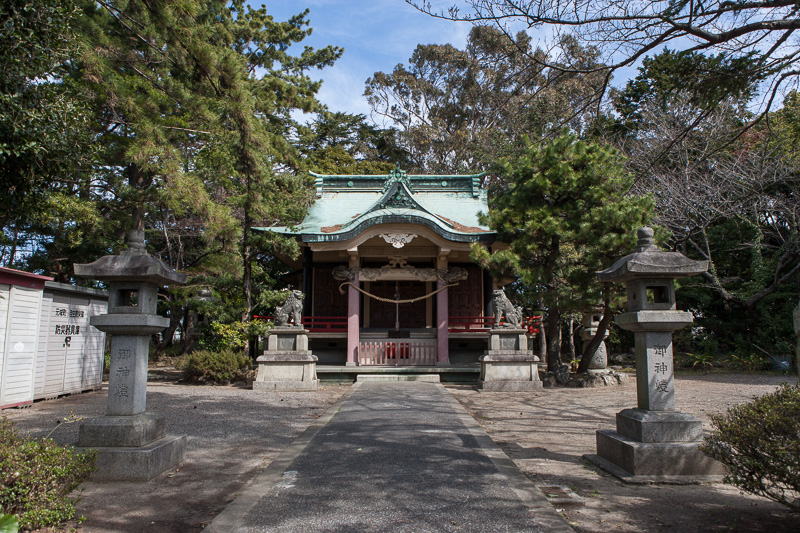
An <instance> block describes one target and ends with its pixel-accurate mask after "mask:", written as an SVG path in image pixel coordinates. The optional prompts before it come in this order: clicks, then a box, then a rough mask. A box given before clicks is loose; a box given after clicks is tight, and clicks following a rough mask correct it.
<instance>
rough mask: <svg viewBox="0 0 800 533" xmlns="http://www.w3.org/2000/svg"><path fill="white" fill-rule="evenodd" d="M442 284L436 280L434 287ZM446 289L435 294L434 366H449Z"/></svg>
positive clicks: (442, 283)
mask: <svg viewBox="0 0 800 533" xmlns="http://www.w3.org/2000/svg"><path fill="white" fill-rule="evenodd" d="M443 285H444V282H443V281H442V280H438V281H437V282H436V288H437V289H440V288H442V286H443ZM447 291H448V289H444V290H443V291H442V292H440V293H438V294H437V295H436V351H437V355H436V366H450V348H449V346H448V335H447Z"/></svg>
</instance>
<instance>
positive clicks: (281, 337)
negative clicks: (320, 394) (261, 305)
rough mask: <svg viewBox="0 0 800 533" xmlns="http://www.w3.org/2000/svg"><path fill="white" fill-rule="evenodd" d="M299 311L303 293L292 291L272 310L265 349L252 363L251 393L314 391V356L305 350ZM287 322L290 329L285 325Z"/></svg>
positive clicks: (304, 338)
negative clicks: (255, 369)
mask: <svg viewBox="0 0 800 533" xmlns="http://www.w3.org/2000/svg"><path fill="white" fill-rule="evenodd" d="M302 309H303V293H302V291H296V290H295V291H292V292H291V293H290V294H289V296H288V297H287V298H286V302H285V303H284V304H283V305H282V306H281V307H278V308H276V309H275V319H274V320H275V327H274V328H273V329H272V331H270V333H269V338H268V339H267V349H266V350H264V354H263V355H262V356H260V357H259V358H258V359H256V362H257V363H258V373H257V374H256V380H255V381H254V382H253V390H257V391H290V390H291V391H297V390H317V387H318V386H319V380H318V379H317V356H316V355H313V354H312V353H311V351H310V350H309V349H308V330H307V329H304V328H303V323H302V316H301V313H302ZM290 319H291V320H292V321H293V322H294V324H293V325H291V324H289V321H290Z"/></svg>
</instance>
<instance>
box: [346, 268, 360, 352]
mask: <svg viewBox="0 0 800 533" xmlns="http://www.w3.org/2000/svg"><path fill="white" fill-rule="evenodd" d="M351 283H352V284H353V285H357V286H359V287H360V286H361V282H360V281H359V280H358V274H356V276H355V278H354V279H353V281H352V282H351ZM358 295H359V293H358V291H357V290H356V289H355V288H354V287H351V286H349V285H348V286H347V362H346V363H345V366H357V365H358V333H359V326H358V316H359V297H358Z"/></svg>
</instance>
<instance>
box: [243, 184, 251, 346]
mask: <svg viewBox="0 0 800 533" xmlns="http://www.w3.org/2000/svg"><path fill="white" fill-rule="evenodd" d="M245 180H246V188H247V190H246V193H245V194H246V196H245V200H244V220H243V221H242V224H243V226H242V296H243V298H244V311H243V312H242V322H243V323H245V324H247V323H248V322H250V321H251V320H252V319H253V279H252V278H253V248H252V246H251V245H250V226H252V223H253V221H252V219H251V215H252V211H251V209H252V201H253V193H252V181H251V180H252V176H251V175H249V174H246V175H245ZM244 353H245V354H249V353H250V339H246V340H245V344H244Z"/></svg>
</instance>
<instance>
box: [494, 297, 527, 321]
mask: <svg viewBox="0 0 800 533" xmlns="http://www.w3.org/2000/svg"><path fill="white" fill-rule="evenodd" d="M492 306H493V307H494V327H496V328H499V327H500V320H501V319H502V318H503V316H505V317H506V323H505V324H504V325H503V327H506V328H521V327H522V307H514V305H513V304H512V303H511V301H510V300H509V299H508V297H507V296H506V293H505V291H503V289H496V290H495V291H494V293H493V298H492Z"/></svg>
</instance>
